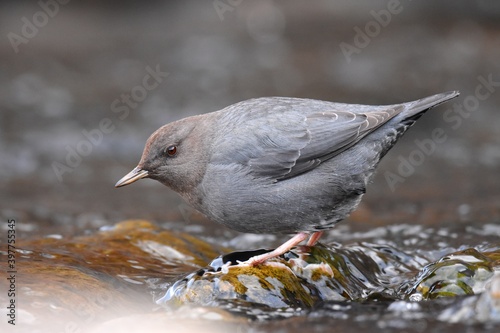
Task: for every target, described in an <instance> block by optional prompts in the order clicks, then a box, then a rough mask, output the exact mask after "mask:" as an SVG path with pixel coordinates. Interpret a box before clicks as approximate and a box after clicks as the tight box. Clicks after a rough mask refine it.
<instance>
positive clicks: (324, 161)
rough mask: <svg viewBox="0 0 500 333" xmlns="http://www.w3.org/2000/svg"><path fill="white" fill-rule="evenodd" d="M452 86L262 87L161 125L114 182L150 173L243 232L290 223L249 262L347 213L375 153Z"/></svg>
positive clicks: (313, 237)
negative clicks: (278, 241)
mask: <svg viewBox="0 0 500 333" xmlns="http://www.w3.org/2000/svg"><path fill="white" fill-rule="evenodd" d="M458 95H459V92H458V91H452V92H447V93H442V94H437V95H434V96H430V97H426V98H422V99H420V100H417V101H413V102H408V103H404V104H394V105H383V106H379V105H377V106H372V105H356V104H343V103H333V102H325V101H318V100H312V99H301V98H286V97H266V98H256V99H250V100H247V101H243V102H240V103H236V104H233V105H230V106H228V107H226V108H225V109H222V110H220V111H216V112H211V113H207V114H202V115H198V116H193V117H188V118H184V119H181V120H178V121H175V122H173V123H170V124H167V125H165V126H162V127H160V128H159V129H158V130H157V131H156V132H154V133H153V134H152V135H151V136H150V137H149V139H148V141H147V143H146V146H145V148H144V152H143V153H142V157H141V160H140V162H139V164H138V166H137V167H136V168H135V169H134V170H132V171H131V172H130V173H128V174H127V175H126V176H125V177H123V178H122V179H120V180H119V181H118V182H117V183H116V187H120V186H125V185H128V184H131V183H133V182H135V181H136V180H139V179H141V178H151V179H155V180H158V181H160V182H161V183H163V184H164V185H166V186H168V187H170V188H171V189H173V190H174V191H176V192H178V193H179V194H180V195H181V196H182V197H183V198H184V199H185V200H186V201H187V202H188V203H189V204H191V205H192V206H193V207H194V208H196V209H197V210H199V211H200V212H201V213H203V214H204V215H206V216H207V217H208V218H209V219H211V220H213V221H216V222H218V223H221V224H223V225H225V226H227V227H229V228H232V229H235V230H238V231H241V232H248V233H296V235H295V236H294V237H293V238H291V239H290V240H289V241H287V242H285V243H284V244H283V245H281V246H279V247H278V248H276V249H275V250H274V251H271V252H268V253H265V254H261V255H258V256H255V257H253V258H251V259H249V263H250V264H252V265H257V264H260V263H262V262H264V261H266V260H267V259H270V258H273V257H276V256H279V255H281V254H283V253H285V252H287V251H288V250H290V249H291V248H292V247H294V246H295V245H297V244H299V243H300V242H302V241H304V240H305V239H306V238H307V237H308V236H310V238H309V240H308V242H307V245H309V246H311V245H314V244H315V243H316V242H317V241H318V239H319V238H320V236H321V234H322V233H323V231H324V230H327V229H330V228H332V227H333V226H334V225H335V224H337V223H338V222H339V221H341V220H343V219H344V218H346V217H347V216H348V215H349V214H350V213H351V212H352V211H353V210H354V209H355V208H356V207H357V206H358V204H359V202H360V200H361V197H362V195H363V194H364V193H365V190H366V185H367V184H368V182H369V180H370V178H371V176H372V175H373V173H374V171H375V167H376V166H377V164H378V162H379V161H380V159H381V158H382V157H383V156H384V155H385V154H386V153H387V151H388V150H389V149H391V147H392V146H393V145H394V144H395V143H396V141H397V140H398V139H399V138H400V137H401V135H403V133H404V132H405V131H406V130H407V129H408V128H409V127H410V126H411V125H413V123H415V121H416V120H417V119H418V118H419V117H420V116H421V115H422V114H423V113H424V112H425V111H427V110H429V109H430V108H432V107H434V106H436V105H438V104H441V103H443V102H445V101H448V100H449V99H452V98H454V97H456V96H458Z"/></svg>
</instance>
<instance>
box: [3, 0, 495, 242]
mask: <svg viewBox="0 0 500 333" xmlns="http://www.w3.org/2000/svg"><path fill="white" fill-rule="evenodd" d="M61 2H63V1H61ZM388 14H389V15H388ZM0 30H1V39H0V186H1V188H2V190H1V192H0V213H1V215H2V218H3V219H7V218H12V217H15V218H17V219H18V221H19V222H20V223H19V224H18V232H20V233H22V235H23V236H32V235H35V234H47V233H50V232H55V233H62V234H65V233H74V232H79V231H81V230H86V229H93V228H96V227H99V226H100V225H104V224H112V223H115V222H117V221H119V220H121V219H125V218H147V219H152V220H154V221H157V222H165V221H172V222H176V221H178V222H179V224H180V225H182V224H185V223H189V221H194V222H196V223H201V224H203V223H205V220H204V219H203V217H201V216H198V215H196V214H193V213H192V212H191V211H189V209H188V208H186V207H185V206H184V205H183V204H182V201H181V200H180V199H179V198H178V197H177V196H176V195H175V194H173V192H171V191H170V190H168V189H167V188H165V187H164V186H162V185H161V184H159V183H156V182H154V181H150V180H145V181H141V182H138V183H136V184H134V185H133V186H128V187H125V188H123V189H115V188H114V184H115V183H116V181H117V180H118V179H119V178H121V177H122V176H123V175H124V174H125V173H127V172H128V171H130V170H131V169H132V168H133V167H135V165H136V164H137V162H138V160H139V158H140V155H141V152H142V149H143V146H144V143H145V141H146V139H147V138H148V137H149V135H150V134H151V133H152V132H153V131H154V130H156V129H157V128H158V127H160V126H161V125H163V124H165V123H167V122H170V121H173V120H177V119H179V118H182V117H185V116H189V115H194V114H199V113H205V112H210V111H215V110H218V109H221V108H223V107H225V106H227V105H229V104H232V103H235V102H238V101H241V100H244V99H248V98H253V97H261V96H293V97H306V98H315V99H323V100H329V101H337V102H347V103H359V104H391V103H399V102H405V101H410V100H414V99H418V98H421V97H424V96H427V95H431V94H434V93H438V92H443V91H448V90H460V91H461V96H460V97H459V98H458V99H456V100H454V101H453V102H452V103H447V104H445V105H443V106H441V107H439V108H438V109H434V110H432V111H431V112H429V113H428V114H426V116H424V117H423V118H421V120H420V121H419V122H418V123H417V124H416V125H415V126H414V128H413V129H412V130H410V131H409V132H408V133H407V134H406V135H405V136H404V137H403V139H401V140H400V143H399V144H398V145H396V147H395V148H394V149H393V150H392V151H391V152H390V153H389V154H388V155H387V156H386V158H385V159H384V160H383V162H382V163H381V165H380V169H379V172H378V174H377V176H376V178H375V179H374V182H373V184H372V185H371V186H370V187H369V189H368V193H367V195H366V196H365V199H364V201H363V203H362V205H361V206H360V208H359V209H358V211H357V212H356V213H355V214H353V216H352V217H351V218H350V220H351V225H352V226H353V227H364V226H366V227H373V226H375V225H384V224H389V223H420V224H447V223H482V222H498V221H500V209H499V206H500V205H499V202H500V191H499V185H500V181H499V177H498V171H499V167H500V135H499V134H500V117H499V107H498V106H499V105H500V3H498V2H495V1H466V0H463V1H456V0H454V1H451V0H449V1H432V2H431V1H428V2H417V1H403V0H402V1H400V2H398V1H355V2H353V1H347V0H345V1H314V2H308V1H286V2H284V1H281V2H278V1H267V0H266V1H264V0H262V1H237V0H232V1H229V0H221V1H164V2H162V1H148V2H138V1H136V2H133V1H125V2H123V1H120V2H118V1H85V2H81V1H69V2H68V3H66V4H62V3H60V2H58V1H56V0H46V1H44V0H42V1H41V2H36V1H15V2H14V1H10V2H7V1H3V2H1V3H0ZM360 31H361V33H360ZM155 71H156V72H161V73H160V74H159V75H158V74H156V76H155V75H153V76H152V75H151V72H155ZM165 73H168V75H167V74H165ZM155 77H156V80H155ZM480 77H481V78H482V79H479V78H480ZM488 79H489V80H490V81H493V82H499V83H497V86H496V87H495V86H494V85H493V86H492V85H491V84H490V85H489V86H488V87H486V86H485V85H484V80H486V81H488ZM481 84H482V85H483V87H482V88H478V86H479V85H481ZM146 88H147V89H146ZM477 89H479V92H480V93H481V94H483V95H481V98H479V97H478V96H477ZM487 92H489V94H488V96H486V97H484V94H486V93H487ZM467 103H468V104H467ZM454 104H455V106H454ZM454 108H455V109H454ZM460 109H461V110H465V111H461V113H459V111H458V110H460ZM436 128H441V129H442V130H443V131H444V133H445V135H446V140H444V142H440V143H436V144H435V145H434V146H432V145H431V146H432V151H427V152H425V151H422V148H420V147H419V145H417V144H416V140H419V141H420V142H429V141H425V140H430V139H431V138H432V132H433V130H435V129H436ZM431 146H428V147H431ZM412 153H413V155H411V154H412ZM76 154H78V156H76ZM421 157H423V158H421ZM411 158H413V162H414V163H413V164H412V167H413V170H411V172H409V174H408V175H406V174H405V175H404V177H403V178H402V179H403V180H404V181H401V182H398V183H397V184H395V185H394V184H393V186H390V185H389V183H388V181H387V175H388V173H389V172H391V173H393V174H396V175H399V176H401V175H402V174H401V172H400V169H398V168H401V167H402V163H404V162H402V161H404V160H407V161H408V160H410V159H411ZM185 221H187V222H185ZM221 228H222V227H221Z"/></svg>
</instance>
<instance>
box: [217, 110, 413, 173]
mask: <svg viewBox="0 0 500 333" xmlns="http://www.w3.org/2000/svg"><path fill="white" fill-rule="evenodd" d="M402 110H403V106H400V105H397V106H390V107H387V108H384V109H380V108H379V109H378V110H376V111H371V112H366V113H354V112H350V111H342V110H335V111H325V112H315V113H311V114H307V115H301V114H298V113H293V116H292V115H290V113H288V112H286V111H283V112H272V113H271V112H270V113H267V114H266V116H263V117H255V116H253V117H251V118H250V119H246V121H245V122H244V123H243V125H242V126H238V127H237V128H234V129H233V131H232V132H233V133H232V135H231V138H232V140H230V142H226V147H225V149H224V151H225V152H226V153H227V152H230V154H224V155H225V157H226V158H225V159H226V162H228V163H229V162H230V163H237V164H239V165H240V166H241V167H242V168H243V170H245V171H246V172H248V173H250V174H253V175H254V176H256V177H268V178H271V179H273V180H275V181H280V180H284V179H288V178H292V177H294V176H297V175H299V174H302V173H304V172H307V171H309V170H311V169H313V168H315V167H317V166H318V165H320V164H321V163H322V162H323V161H326V160H328V159H330V158H332V157H334V156H336V155H338V154H340V153H341V152H343V151H344V150H346V149H348V148H349V147H351V146H353V145H354V144H356V143H357V142H358V141H359V140H361V139H362V138H363V137H365V136H366V135H368V134H369V133H371V132H373V131H374V130H376V129H377V128H378V127H380V126H381V125H383V124H384V123H386V122H387V121H389V120H390V119H391V118H393V117H394V116H396V115H397V114H399V113H400V112H401V111H402ZM220 148H222V147H220ZM221 150H222V149H221ZM213 157H215V159H217V153H215V154H214V156H213Z"/></svg>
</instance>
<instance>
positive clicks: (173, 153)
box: [165, 146, 177, 156]
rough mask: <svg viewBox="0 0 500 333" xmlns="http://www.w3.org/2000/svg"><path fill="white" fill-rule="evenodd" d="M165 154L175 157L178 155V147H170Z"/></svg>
mask: <svg viewBox="0 0 500 333" xmlns="http://www.w3.org/2000/svg"><path fill="white" fill-rule="evenodd" d="M165 152H166V153H167V155H168V156H174V155H175V154H176V153H177V146H168V147H167V149H165Z"/></svg>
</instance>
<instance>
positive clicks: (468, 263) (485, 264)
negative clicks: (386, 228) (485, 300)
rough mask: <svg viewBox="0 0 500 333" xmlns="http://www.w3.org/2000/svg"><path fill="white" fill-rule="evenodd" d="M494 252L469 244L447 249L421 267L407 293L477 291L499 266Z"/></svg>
mask: <svg viewBox="0 0 500 333" xmlns="http://www.w3.org/2000/svg"><path fill="white" fill-rule="evenodd" d="M498 256H499V252H485V253H480V252H478V251H477V250H475V249H472V248H470V249H466V250H463V251H458V252H454V253H450V254H448V255H446V256H444V257H442V258H441V259H440V260H438V261H437V262H434V263H431V264H429V265H427V266H426V267H425V268H424V269H423V270H422V272H421V273H420V274H419V276H417V278H416V283H415V284H414V286H413V288H412V289H411V290H410V291H409V293H408V294H409V295H410V296H409V297H412V295H413V294H415V293H418V294H419V295H421V298H422V299H435V298H439V297H451V296H463V295H474V294H477V293H480V292H482V291H483V290H484V289H485V284H486V283H487V282H489V281H490V279H491V278H492V277H493V274H494V269H495V267H497V268H498V266H499V263H500V261H499V260H498Z"/></svg>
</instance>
